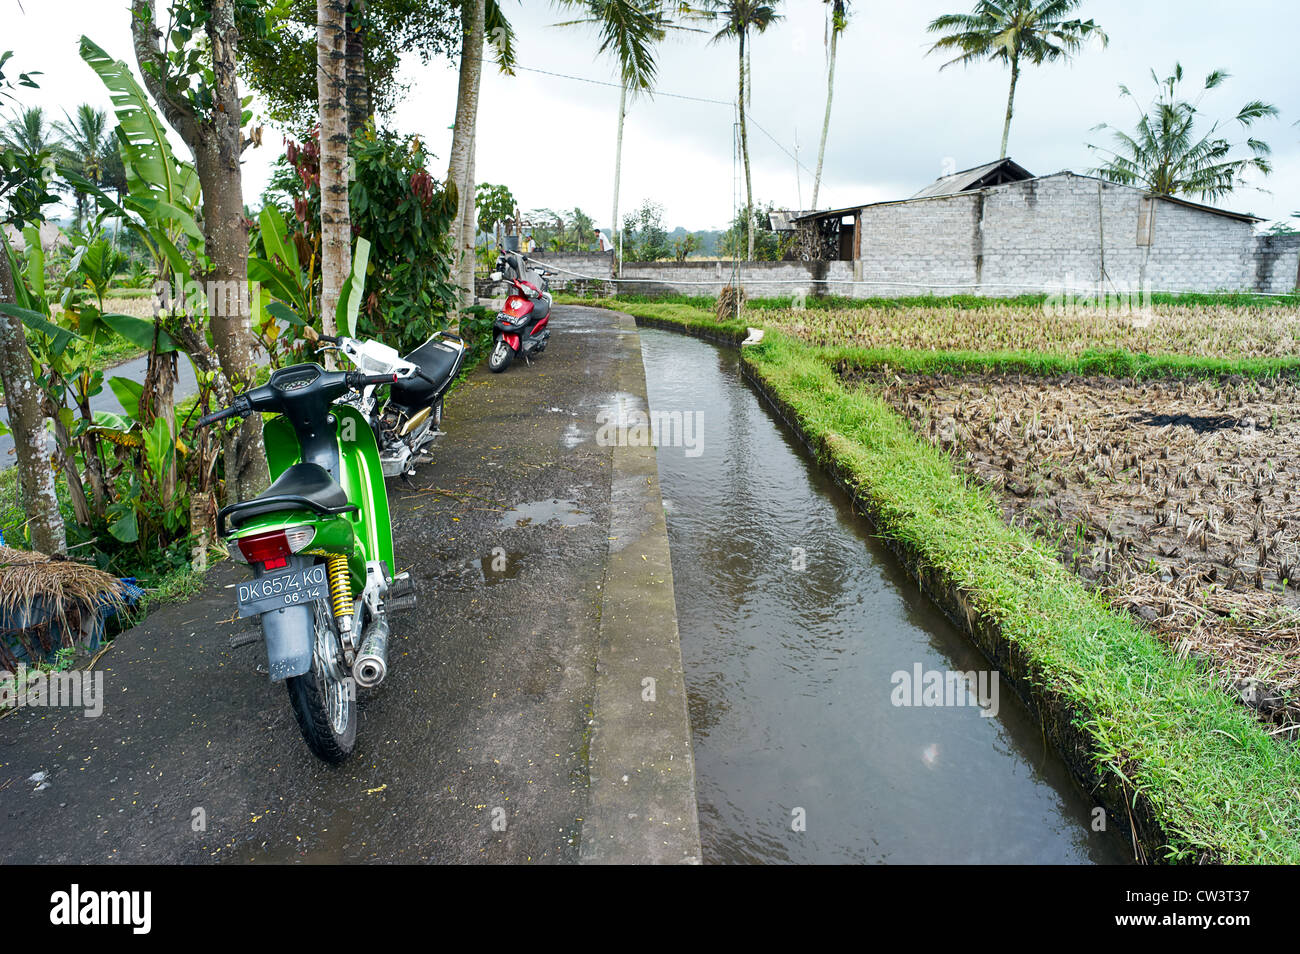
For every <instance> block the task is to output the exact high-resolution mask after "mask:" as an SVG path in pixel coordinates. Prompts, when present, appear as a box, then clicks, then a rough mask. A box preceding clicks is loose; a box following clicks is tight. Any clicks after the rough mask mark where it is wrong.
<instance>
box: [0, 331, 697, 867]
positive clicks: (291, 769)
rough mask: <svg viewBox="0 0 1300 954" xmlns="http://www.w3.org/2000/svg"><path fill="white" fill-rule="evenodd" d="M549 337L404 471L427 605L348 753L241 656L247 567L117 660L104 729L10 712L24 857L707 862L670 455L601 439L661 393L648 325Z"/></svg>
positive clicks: (394, 496) (138, 638) (79, 719)
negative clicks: (305, 725) (338, 761)
mask: <svg viewBox="0 0 1300 954" xmlns="http://www.w3.org/2000/svg"><path fill="white" fill-rule="evenodd" d="M552 327H553V328H554V337H553V338H552V343H551V347H550V348H549V350H548V351H547V352H546V354H544V355H542V356H541V357H540V358H539V359H538V360H537V361H535V362H534V363H533V365H532V366H528V365H524V364H517V365H515V366H512V367H511V368H510V369H509V370H508V371H507V372H506V373H505V374H503V375H489V374H488V373H487V372H486V369H480V371H479V372H478V373H476V374H475V375H474V376H473V377H472V378H471V379H470V380H469V381H468V382H466V383H465V384H464V385H462V386H461V387H460V388H458V389H457V391H456V392H454V393H453V394H452V395H451V396H450V397H449V399H448V402H447V417H448V419H447V425H446V428H447V431H448V434H447V436H446V437H445V438H443V439H442V442H441V444H440V445H439V447H438V449H437V453H436V460H435V461H434V462H433V463H431V464H427V465H424V466H422V467H421V468H420V469H419V472H418V475H417V477H416V478H415V479H414V480H413V481H412V482H411V483H409V484H406V483H403V482H402V481H400V480H398V481H391V482H390V483H389V498H390V502H391V504H392V507H393V511H394V530H395V534H396V540H397V553H398V561H399V563H400V564H402V568H403V569H410V570H411V573H412V575H413V576H414V577H415V578H416V580H417V583H418V587H419V590H420V593H421V601H420V605H419V607H418V608H417V609H416V610H414V611H412V612H410V613H408V614H404V615H402V616H399V617H397V618H396V619H395V621H394V641H393V645H392V649H391V650H390V672H391V674H390V676H389V677H388V680H387V681H386V682H385V683H384V685H383V686H381V687H380V688H379V689H377V690H375V691H373V692H369V693H365V692H363V694H362V698H361V725H360V732H359V741H358V747H357V751H356V752H355V753H354V755H353V757H352V759H351V760H350V761H349V762H348V763H347V764H345V765H343V766H341V767H339V768H331V767H328V766H325V765H323V764H321V763H319V762H318V761H317V760H316V759H315V758H314V757H313V756H312V755H311V754H310V753H309V752H308V751H307V749H306V747H305V746H304V745H303V743H302V741H301V739H300V737H299V734H298V730H297V727H296V725H295V723H294V720H293V716H292V713H291V712H290V709H289V705H288V701H287V699H286V696H285V691H284V689H283V687H281V686H279V685H272V684H270V683H269V682H268V681H267V679H266V676H265V674H264V671H265V655H264V652H263V650H262V648H261V646H260V643H258V642H253V643H252V644H250V645H246V646H243V647H241V648H237V649H231V648H230V638H231V636H232V635H237V634H240V633H246V632H248V629H247V627H246V626H244V625H243V624H241V623H239V622H238V621H236V620H235V619H234V618H233V610H234V596H233V594H232V593H231V592H230V590H229V587H230V586H231V585H233V583H234V582H235V581H236V580H238V579H241V578H243V576H244V574H245V572H246V571H245V570H244V568H243V567H241V566H239V565H237V564H235V565H232V564H228V563H227V564H222V565H219V566H218V567H217V568H216V569H214V570H213V572H212V573H211V575H210V578H209V583H208V585H207V587H206V588H205V590H204V592H203V593H202V594H201V595H200V596H199V597H198V598H197V599H195V600H193V601H191V602H189V603H186V604H183V605H173V606H168V607H164V608H163V609H161V610H159V611H158V612H156V613H155V614H153V615H152V616H151V617H150V618H149V619H148V620H147V621H146V622H145V623H144V624H143V625H142V626H140V627H137V628H136V629H134V630H132V631H130V632H128V633H125V634H123V635H122V636H121V637H120V638H119V639H118V641H117V643H116V644H115V646H114V647H113V649H112V650H110V652H109V653H108V654H107V655H106V656H105V657H104V658H103V659H102V660H101V661H100V665H99V668H100V669H101V670H103V672H104V674H105V695H106V700H107V701H106V704H105V708H104V711H103V714H102V715H101V716H99V717H98V718H87V717H85V716H84V715H82V713H81V712H80V710H76V711H69V710H65V709H19V710H17V711H16V712H15V713H14V714H12V715H9V716H7V717H4V718H0V863H14V862H117V863H121V862H138V863H156V862H192V863H198V862H212V861H245V862H294V861H305V862H331V861H398V862H419V861H433V862H473V861H489V862H576V861H579V860H584V861H594V862H600V861H622V860H630V861H656V862H682V861H685V862H691V861H696V860H698V858H699V855H700V850H699V836H698V826H697V821H696V816H695V795H694V774H693V763H692V760H691V754H690V732H689V725H688V723H687V716H686V700H685V695H684V690H683V686H682V678H681V659H680V650H679V647H678V644H677V628H676V615H675V610H674V607H673V601H672V575H671V566H670V564H669V562H668V553H667V539H666V537H665V535H664V532H663V509H662V502H661V501H660V498H659V488H658V478H657V472H656V470H655V468H654V465H653V462H654V451H653V449H652V448H629V447H612V446H602V445H608V444H609V443H611V442H610V441H608V440H602V441H600V442H599V443H598V440H597V433H598V431H600V428H601V426H602V424H603V423H604V422H605V421H607V420H609V419H610V417H609V415H610V414H611V412H615V411H616V409H618V408H620V407H622V408H627V407H640V408H644V406H645V379H644V372H643V370H642V365H641V352H640V346H639V339H638V337H637V333H636V328H635V326H634V324H633V322H632V320H631V319H630V318H628V317H627V316H625V315H619V314H616V313H612V312H608V311H601V310H598V309H586V308H576V307H557V308H556V310H555V317H554V320H553V322H552ZM616 423H617V422H616ZM614 443H617V442H616V441H615V442H614ZM646 677H650V678H653V679H655V681H656V692H655V693H654V701H653V702H645V701H643V692H644V688H643V682H644V679H645V678H646ZM41 772H44V773H46V777H45V779H44V785H43V786H42V784H41V783H39V782H33V781H31V778H32V776H33V775H35V774H36V773H41ZM37 789H39V790H37Z"/></svg>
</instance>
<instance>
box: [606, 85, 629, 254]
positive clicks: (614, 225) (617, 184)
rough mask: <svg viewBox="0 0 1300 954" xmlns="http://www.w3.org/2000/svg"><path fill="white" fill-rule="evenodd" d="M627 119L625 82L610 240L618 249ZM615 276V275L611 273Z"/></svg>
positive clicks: (619, 99) (617, 141) (620, 99)
mask: <svg viewBox="0 0 1300 954" xmlns="http://www.w3.org/2000/svg"><path fill="white" fill-rule="evenodd" d="M626 118H627V80H624V81H623V87H622V91H621V92H620V93H619V96H618V139H617V140H616V145H615V146H614V214H613V215H611V216H610V217H609V218H610V228H611V229H613V232H612V233H611V235H610V238H611V239H612V240H613V245H614V247H615V248H618V239H619V235H620V234H621V231H620V228H621V227H620V226H619V224H618V193H619V188H620V187H621V185H622V181H623V121H624V120H625V119H626ZM611 274H615V273H611Z"/></svg>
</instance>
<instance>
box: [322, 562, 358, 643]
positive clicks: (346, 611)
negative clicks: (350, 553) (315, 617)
mask: <svg viewBox="0 0 1300 954" xmlns="http://www.w3.org/2000/svg"><path fill="white" fill-rule="evenodd" d="M326 565H327V567H328V569H329V580H330V605H331V607H332V608H333V610H334V620H335V622H336V623H338V627H339V632H340V633H349V632H351V631H352V610H353V606H352V574H351V573H349V572H348V558H347V557H345V556H342V555H339V554H336V555H334V556H330V557H327V558H326Z"/></svg>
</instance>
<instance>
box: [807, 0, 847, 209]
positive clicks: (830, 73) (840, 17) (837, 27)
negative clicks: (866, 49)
mask: <svg viewBox="0 0 1300 954" xmlns="http://www.w3.org/2000/svg"><path fill="white" fill-rule="evenodd" d="M823 2H824V3H825V4H826V6H827V7H828V9H827V13H828V14H829V15H830V22H829V23H828V24H827V25H826V26H827V42H828V43H829V45H830V52H829V56H828V59H827V64H826V118H825V119H823V120H822V144H821V146H820V147H819V148H818V150H817V175H816V177H815V178H814V179H813V194H812V207H813V208H814V209H815V208H817V193H818V192H819V191H821V185H822V163H823V162H824V161H825V160H826V135H827V133H829V132H830V129H831V96H832V95H833V94H834V92H835V51H836V47H837V46H838V45H839V38H840V34H841V33H843V32H844V28H845V27H847V26H848V25H849V5H850V4H849V0H823Z"/></svg>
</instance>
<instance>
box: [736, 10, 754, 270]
mask: <svg viewBox="0 0 1300 954" xmlns="http://www.w3.org/2000/svg"><path fill="white" fill-rule="evenodd" d="M739 103H740V154H741V156H743V157H744V160H745V225H746V227H747V230H748V234H749V252H748V254H747V255H746V256H745V261H747V262H752V261H753V260H754V186H753V183H752V182H751V181H750V178H749V132H748V130H746V128H745V31H744V30H741V32H740V99H739Z"/></svg>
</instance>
